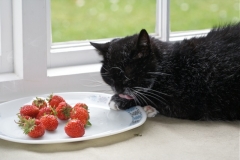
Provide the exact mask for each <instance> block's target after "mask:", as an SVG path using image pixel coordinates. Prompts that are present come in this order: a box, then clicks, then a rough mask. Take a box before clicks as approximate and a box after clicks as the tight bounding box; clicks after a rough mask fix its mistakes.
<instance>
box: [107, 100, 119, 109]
mask: <svg viewBox="0 0 240 160" xmlns="http://www.w3.org/2000/svg"><path fill="white" fill-rule="evenodd" d="M109 107H110V108H111V109H113V110H120V109H119V106H118V105H117V103H115V102H114V101H110V102H109Z"/></svg>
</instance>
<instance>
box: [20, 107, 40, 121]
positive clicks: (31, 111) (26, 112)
mask: <svg viewBox="0 0 240 160" xmlns="http://www.w3.org/2000/svg"><path fill="white" fill-rule="evenodd" d="M38 112H39V108H38V107H36V106H34V105H24V106H23V107H21V108H20V115H21V116H30V117H32V118H35V117H36V116H37V114H38Z"/></svg>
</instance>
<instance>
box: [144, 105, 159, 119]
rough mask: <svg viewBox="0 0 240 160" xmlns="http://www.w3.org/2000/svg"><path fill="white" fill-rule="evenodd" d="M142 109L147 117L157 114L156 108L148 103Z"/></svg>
mask: <svg viewBox="0 0 240 160" xmlns="http://www.w3.org/2000/svg"><path fill="white" fill-rule="evenodd" d="M143 110H144V111H145V112H146V114H147V117H155V116H156V115H157V114H158V111H157V110H156V108H154V107H152V106H149V105H147V106H144V107H143Z"/></svg>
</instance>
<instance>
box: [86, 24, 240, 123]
mask: <svg viewBox="0 0 240 160" xmlns="http://www.w3.org/2000/svg"><path fill="white" fill-rule="evenodd" d="M91 44H92V45H93V46H94V47H95V48H96V49H97V50H98V51H99V54H101V55H102V56H103V66H102V69H101V74H102V78H103V80H104V81H105V82H106V83H107V84H109V85H110V86H111V87H112V89H113V91H114V92H115V95H114V96H113V97H112V101H114V102H115V103H116V104H117V105H118V106H119V108H120V109H127V108H129V107H131V106H134V105H136V104H137V105H141V106H145V105H147V104H148V105H151V106H153V107H155V108H156V109H157V110H158V111H159V113H160V114H162V115H165V116H169V117H175V118H183V119H191V120H239V119H240V23H237V24H229V25H225V26H222V27H216V28H214V29H212V30H211V31H210V33H208V34H207V35H206V36H203V37H198V38H197V37H195V38H191V39H189V40H183V41H181V42H175V43H170V42H161V41H160V40H158V39H155V38H153V37H149V35H148V33H147V32H146V31H145V30H142V31H141V32H140V33H139V34H136V35H133V36H128V37H125V38H119V39H114V40H112V41H111V42H108V43H105V44H96V43H91ZM119 94H124V95H128V96H131V97H132V98H133V99H125V98H121V97H119Z"/></svg>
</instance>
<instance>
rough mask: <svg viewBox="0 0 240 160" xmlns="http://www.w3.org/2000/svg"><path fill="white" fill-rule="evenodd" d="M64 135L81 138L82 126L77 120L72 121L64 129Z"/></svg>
mask: <svg viewBox="0 0 240 160" xmlns="http://www.w3.org/2000/svg"><path fill="white" fill-rule="evenodd" d="M64 131H65V133H66V134H67V135H68V136H69V137H71V138H76V137H82V136H83V135H84V134H85V129H84V125H83V124H82V122H81V121H80V120H78V119H72V120H70V121H68V123H67V124H66V125H65V127H64Z"/></svg>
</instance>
